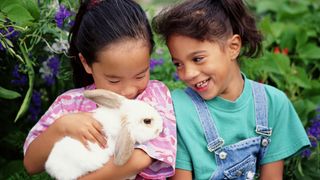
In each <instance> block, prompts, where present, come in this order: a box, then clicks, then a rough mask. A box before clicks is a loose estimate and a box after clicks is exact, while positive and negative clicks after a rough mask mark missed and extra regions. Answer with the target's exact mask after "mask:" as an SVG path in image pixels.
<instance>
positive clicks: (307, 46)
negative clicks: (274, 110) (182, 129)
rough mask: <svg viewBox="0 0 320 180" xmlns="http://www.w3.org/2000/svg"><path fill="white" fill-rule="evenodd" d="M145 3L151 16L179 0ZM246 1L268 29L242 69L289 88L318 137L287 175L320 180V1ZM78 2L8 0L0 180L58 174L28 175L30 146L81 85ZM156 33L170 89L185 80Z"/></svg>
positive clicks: (1, 38)
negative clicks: (74, 44)
mask: <svg viewBox="0 0 320 180" xmlns="http://www.w3.org/2000/svg"><path fill="white" fill-rule="evenodd" d="M138 2H139V3H141V5H142V6H143V8H144V9H145V11H146V12H147V14H148V16H149V17H150V19H151V18H152V17H153V15H155V14H156V13H157V12H158V11H159V10H160V9H161V8H162V7H165V6H167V5H170V4H173V3H174V2H175V1H173V0H139V1H138ZM246 2H247V4H248V6H249V7H250V9H251V10H252V12H253V13H254V14H255V15H256V17H257V22H258V26H259V29H260V30H261V31H262V32H263V34H264V44H263V45H264V46H263V49H264V53H263V55H262V56H260V57H259V58H256V59H240V66H241V68H242V71H243V72H244V73H245V74H246V75H247V77H249V78H251V79H254V80H256V81H259V82H263V83H267V84H270V85H273V86H275V87H277V88H279V89H281V90H283V91H284V92H285V93H286V94H287V96H288V97H289V98H290V99H291V101H292V102H293V104H294V106H295V108H296V110H297V112H298V114H299V117H300V118H301V121H302V123H303V125H304V127H305V130H306V132H307V133H308V135H309V138H310V140H311V142H312V147H310V148H309V149H307V150H305V151H303V152H302V153H301V154H298V155H296V156H295V157H293V158H291V159H289V160H286V168H285V177H284V179H303V180H309V179H320V146H319V143H320V1H319V0H247V1H246ZM78 6H79V2H78V1H77V0H0V107H1V108H0V126H1V127H0V147H1V148H0V152H1V153H0V179H11V180H12V179H50V177H49V176H48V175H47V174H45V173H42V174H39V175H35V176H29V175H27V173H26V172H25V170H24V168H23V164H22V159H23V150H22V147H23V143H24V140H25V138H26V135H27V133H28V131H29V130H30V128H31V127H32V126H33V125H34V124H35V123H36V122H37V121H38V119H39V118H40V117H41V115H42V114H43V113H44V112H45V110H46V109H47V108H48V107H49V105H50V104H51V103H52V102H53V101H54V99H55V98H56V97H57V96H58V95H59V94H61V93H62V92H64V91H66V90H68V89H70V88H72V87H73V83H72V75H71V74H72V73H71V69H70V67H69V59H68V56H67V49H68V31H69V29H70V27H71V26H72V24H73V20H74V17H75V12H76V11H77V7H78ZM155 38H156V43H157V45H156V48H155V51H154V53H153V55H152V58H151V64H150V66H151V78H152V79H159V80H161V81H163V82H164V83H166V84H167V85H168V87H169V88H170V89H174V88H179V87H184V85H183V84H182V83H181V82H180V81H179V79H178V78H177V75H176V74H175V68H174V67H173V66H172V64H171V62H170V61H171V59H170V55H169V53H168V51H167V49H166V47H165V45H164V44H163V43H162V42H161V41H160V40H159V39H158V38H157V37H155ZM279 146H281V145H280V144H279ZM39 151H41V150H40V149H39Z"/></svg>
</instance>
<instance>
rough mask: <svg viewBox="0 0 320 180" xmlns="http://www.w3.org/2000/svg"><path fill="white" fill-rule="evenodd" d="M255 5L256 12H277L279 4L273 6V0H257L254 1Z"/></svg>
mask: <svg viewBox="0 0 320 180" xmlns="http://www.w3.org/2000/svg"><path fill="white" fill-rule="evenodd" d="M256 3H257V5H256V8H257V10H256V12H257V13H258V14H261V13H264V12H267V11H273V12H277V11H278V9H279V6H275V4H274V2H273V1H269V0H259V1H256Z"/></svg>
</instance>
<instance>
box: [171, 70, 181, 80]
mask: <svg viewBox="0 0 320 180" xmlns="http://www.w3.org/2000/svg"><path fill="white" fill-rule="evenodd" d="M172 77H173V79H174V80H176V81H178V80H179V76H178V74H177V72H174V73H172Z"/></svg>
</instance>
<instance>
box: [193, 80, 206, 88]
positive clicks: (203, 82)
mask: <svg viewBox="0 0 320 180" xmlns="http://www.w3.org/2000/svg"><path fill="white" fill-rule="evenodd" d="M207 84H208V80H204V81H201V82H199V83H197V84H196V85H195V86H196V88H202V87H205V86H207Z"/></svg>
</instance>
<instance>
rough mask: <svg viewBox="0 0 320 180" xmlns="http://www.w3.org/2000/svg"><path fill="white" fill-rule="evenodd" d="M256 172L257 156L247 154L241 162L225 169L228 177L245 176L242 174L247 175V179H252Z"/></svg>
mask: <svg viewBox="0 0 320 180" xmlns="http://www.w3.org/2000/svg"><path fill="white" fill-rule="evenodd" d="M255 172H256V157H255V156H253V155H249V156H247V157H246V158H245V159H244V160H242V161H241V162H239V163H237V164H235V165H233V166H231V167H230V168H228V169H226V170H225V171H224V175H225V176H226V177H227V178H228V179H237V178H241V179H242V178H243V177H241V176H246V177H245V179H251V178H253V177H252V176H254V173H255Z"/></svg>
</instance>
